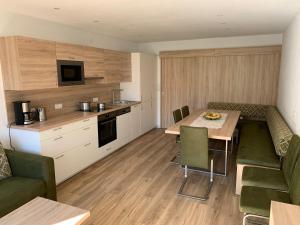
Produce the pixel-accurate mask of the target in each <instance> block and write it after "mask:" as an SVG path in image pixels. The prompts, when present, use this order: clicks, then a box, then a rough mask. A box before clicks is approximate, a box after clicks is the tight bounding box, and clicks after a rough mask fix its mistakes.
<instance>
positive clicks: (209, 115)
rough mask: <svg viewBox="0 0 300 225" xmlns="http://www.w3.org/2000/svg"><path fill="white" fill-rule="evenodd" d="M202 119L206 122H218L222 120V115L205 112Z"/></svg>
mask: <svg viewBox="0 0 300 225" xmlns="http://www.w3.org/2000/svg"><path fill="white" fill-rule="evenodd" d="M203 117H204V118H205V119H207V120H218V119H221V118H222V115H221V114H220V113H217V112H207V113H205V114H204V116H203Z"/></svg>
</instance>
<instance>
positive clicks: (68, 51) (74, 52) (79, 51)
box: [56, 42, 84, 61]
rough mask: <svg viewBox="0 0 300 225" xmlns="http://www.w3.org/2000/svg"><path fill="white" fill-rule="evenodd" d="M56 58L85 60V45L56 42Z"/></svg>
mask: <svg viewBox="0 0 300 225" xmlns="http://www.w3.org/2000/svg"><path fill="white" fill-rule="evenodd" d="M56 58H57V59H59V60H74V61H84V47H83V46H81V45H74V44H67V43H59V42H56Z"/></svg>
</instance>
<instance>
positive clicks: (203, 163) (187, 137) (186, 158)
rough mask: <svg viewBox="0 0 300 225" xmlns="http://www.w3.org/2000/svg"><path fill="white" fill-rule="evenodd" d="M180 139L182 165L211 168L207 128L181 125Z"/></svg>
mask: <svg viewBox="0 0 300 225" xmlns="http://www.w3.org/2000/svg"><path fill="white" fill-rule="evenodd" d="M180 141H181V154H180V157H181V164H182V165H187V166H191V167H197V168H203V169H208V168H209V162H208V130H207V128H203V127H190V126H180Z"/></svg>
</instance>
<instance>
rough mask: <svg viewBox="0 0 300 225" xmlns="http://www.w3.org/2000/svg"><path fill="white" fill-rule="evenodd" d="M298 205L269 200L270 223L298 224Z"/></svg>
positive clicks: (277, 224) (272, 224)
mask: <svg viewBox="0 0 300 225" xmlns="http://www.w3.org/2000/svg"><path fill="white" fill-rule="evenodd" d="M299 224H300V206H299V205H291V204H287V203H282V202H275V201H272V202H271V214H270V225H299Z"/></svg>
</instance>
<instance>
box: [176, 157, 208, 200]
mask: <svg viewBox="0 0 300 225" xmlns="http://www.w3.org/2000/svg"><path fill="white" fill-rule="evenodd" d="M213 167H214V160H213V159H211V164H210V179H209V185H208V188H207V190H206V193H205V194H204V196H196V195H189V194H184V193H183V189H184V187H185V184H186V182H187V180H188V167H187V165H185V166H184V180H183V182H182V184H181V186H180V188H179V191H178V193H177V194H178V195H179V196H183V197H188V198H192V199H196V200H200V201H206V200H207V199H208V196H209V193H210V191H211V188H212V185H213V175H214V173H213Z"/></svg>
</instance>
